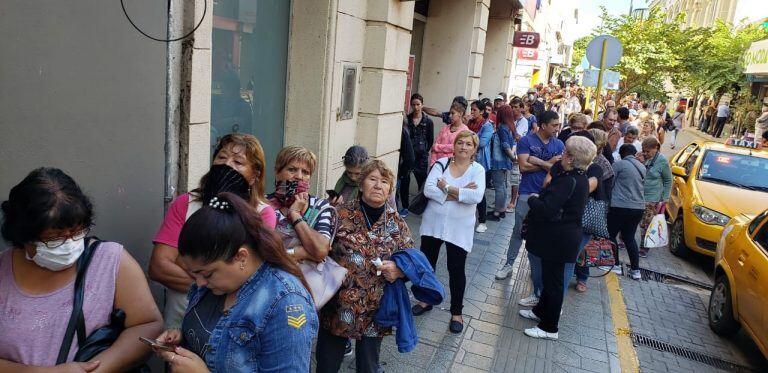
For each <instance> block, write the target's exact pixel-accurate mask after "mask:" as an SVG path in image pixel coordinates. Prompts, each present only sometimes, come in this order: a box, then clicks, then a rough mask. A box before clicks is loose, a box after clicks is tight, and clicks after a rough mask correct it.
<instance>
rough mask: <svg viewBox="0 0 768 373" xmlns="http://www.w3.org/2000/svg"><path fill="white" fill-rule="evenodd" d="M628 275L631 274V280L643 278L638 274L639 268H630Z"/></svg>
mask: <svg viewBox="0 0 768 373" xmlns="http://www.w3.org/2000/svg"><path fill="white" fill-rule="evenodd" d="M629 275H630V276H632V279H633V280H642V279H643V276H642V275H641V274H640V270H639V269H631V270H630V271H629Z"/></svg>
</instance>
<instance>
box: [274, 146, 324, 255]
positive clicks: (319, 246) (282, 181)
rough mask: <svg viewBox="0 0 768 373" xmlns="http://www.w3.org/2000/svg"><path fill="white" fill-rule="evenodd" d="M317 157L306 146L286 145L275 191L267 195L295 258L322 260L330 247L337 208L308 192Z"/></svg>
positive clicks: (277, 165)
mask: <svg viewBox="0 0 768 373" xmlns="http://www.w3.org/2000/svg"><path fill="white" fill-rule="evenodd" d="M315 166H317V157H315V155H314V154H313V153H312V152H311V151H309V149H307V148H303V147H300V146H286V147H285V148H283V149H282V150H280V153H278V154H277V161H276V162H275V173H276V174H275V191H274V192H273V193H272V194H269V195H268V196H267V200H268V201H269V203H270V205H272V207H274V209H275V213H276V214H277V225H276V227H275V229H276V230H277V231H278V232H279V233H281V234H282V236H283V242H284V244H285V247H286V249H287V251H288V254H290V255H291V256H292V257H293V258H294V259H295V260H297V261H298V260H304V259H308V260H310V261H313V262H321V261H322V260H323V259H325V257H326V256H327V255H328V251H329V250H330V248H331V238H332V236H333V230H334V228H335V222H336V211H335V210H334V208H333V206H331V204H330V203H329V202H328V201H327V200H325V199H322V198H317V197H315V196H312V195H310V194H309V193H308V191H309V179H310V178H311V177H312V173H313V172H314V171H315Z"/></svg>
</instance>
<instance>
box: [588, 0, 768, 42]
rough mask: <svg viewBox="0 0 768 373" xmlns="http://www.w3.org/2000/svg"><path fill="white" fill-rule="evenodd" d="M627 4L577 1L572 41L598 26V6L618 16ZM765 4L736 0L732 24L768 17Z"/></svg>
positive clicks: (639, 1)
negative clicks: (577, 10)
mask: <svg viewBox="0 0 768 373" xmlns="http://www.w3.org/2000/svg"><path fill="white" fill-rule="evenodd" d="M629 3H630V0H577V7H578V8H579V24H578V26H577V28H576V30H574V33H575V35H574V38H573V39H574V40H575V39H578V38H580V37H582V36H587V35H589V34H590V33H591V32H592V30H593V29H594V28H595V27H596V26H599V25H600V6H604V7H605V8H606V9H608V13H610V14H612V15H618V14H627V13H629ZM648 3H650V1H646V0H634V1H633V6H634V8H635V9H637V8H638V7H647V4H648ZM765 4H766V0H738V3H737V5H736V12H735V15H734V22H737V23H738V22H739V21H740V20H742V19H744V18H746V19H747V21H749V22H755V21H757V20H760V19H763V18H765V17H768V6H766V5H765Z"/></svg>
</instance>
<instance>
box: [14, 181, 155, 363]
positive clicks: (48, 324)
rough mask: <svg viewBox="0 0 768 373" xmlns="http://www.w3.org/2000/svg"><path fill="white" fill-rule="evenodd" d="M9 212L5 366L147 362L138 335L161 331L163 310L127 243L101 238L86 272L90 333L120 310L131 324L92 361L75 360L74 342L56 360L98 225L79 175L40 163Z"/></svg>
mask: <svg viewBox="0 0 768 373" xmlns="http://www.w3.org/2000/svg"><path fill="white" fill-rule="evenodd" d="M2 213H3V223H2V235H3V239H4V240H5V241H6V242H8V243H9V244H10V245H11V247H12V249H10V250H6V251H4V252H3V253H1V254H0V315H2V317H0V341H2V342H1V343H0V372H26V371H50V372H91V371H93V372H118V371H125V370H128V369H130V368H131V367H134V366H136V365H137V364H140V363H141V362H142V361H144V360H145V359H146V358H147V356H148V354H149V352H150V350H149V348H148V347H146V346H145V345H143V344H140V343H137V339H138V338H139V337H146V338H153V337H154V336H156V335H157V333H159V332H160V330H161V328H162V319H161V317H160V312H159V311H158V310H157V307H156V306H155V301H154V299H153V298H152V294H151V293H150V291H149V286H148V285H147V280H146V279H145V277H144V272H143V271H142V270H141V267H139V264H138V263H137V262H136V261H135V260H134V259H133V257H132V256H131V255H130V254H129V253H128V252H127V251H126V250H125V249H124V248H123V246H122V245H120V244H118V243H116V242H101V243H100V244H98V246H95V249H94V251H93V254H92V257H91V262H90V264H89V266H88V269H87V272H86V277H85V283H84V289H87V291H86V295H87V296H86V298H85V302H84V304H83V316H84V319H85V334H86V336H90V335H91V333H92V332H93V331H95V330H97V329H99V328H101V327H104V326H107V325H108V324H109V323H110V315H111V313H112V312H113V310H116V309H121V310H123V311H124V312H125V315H126V318H125V327H126V328H125V330H123V332H122V333H121V334H120V336H119V338H118V339H117V340H116V341H115V342H114V343H113V344H112V346H110V347H109V348H108V349H107V350H105V351H103V352H101V353H99V354H98V355H97V356H96V357H95V358H94V359H93V360H91V361H90V362H80V363H78V362H73V359H74V357H75V354H76V352H77V350H78V344H77V342H76V340H75V341H73V345H72V347H71V348H70V349H69V355H68V356H67V358H66V360H65V361H66V362H65V363H63V364H59V365H56V362H57V359H58V355H59V349H60V347H61V345H62V342H63V340H64V335H65V332H66V330H67V326H68V324H69V319H70V317H71V314H72V304H73V299H74V295H73V294H74V282H75V277H76V275H77V266H76V263H77V260H78V259H79V258H80V256H81V255H82V253H83V251H84V250H85V237H86V236H87V235H88V233H89V230H90V228H91V226H92V224H93V221H92V219H93V207H92V205H91V202H90V200H89V199H88V197H86V196H85V195H84V194H83V192H82V191H81V189H80V187H79V186H78V185H77V184H76V183H75V181H74V180H72V178H70V177H69V176H68V175H67V174H65V173H64V172H62V171H61V170H59V169H56V168H39V169H36V170H34V171H32V172H31V173H30V174H29V175H28V176H27V177H26V178H24V180H22V182H21V183H19V184H18V185H16V186H15V187H13V189H11V192H10V195H9V197H8V200H7V201H4V202H3V203H2Z"/></svg>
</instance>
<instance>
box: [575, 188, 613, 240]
mask: <svg viewBox="0 0 768 373" xmlns="http://www.w3.org/2000/svg"><path fill="white" fill-rule="evenodd" d="M581 227H582V229H583V230H584V233H586V234H591V235H593V236H597V237H600V238H608V237H610V234H608V202H606V201H601V200H597V199H594V198H592V197H589V199H588V200H587V205H586V206H585V207H584V215H582V216H581Z"/></svg>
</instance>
